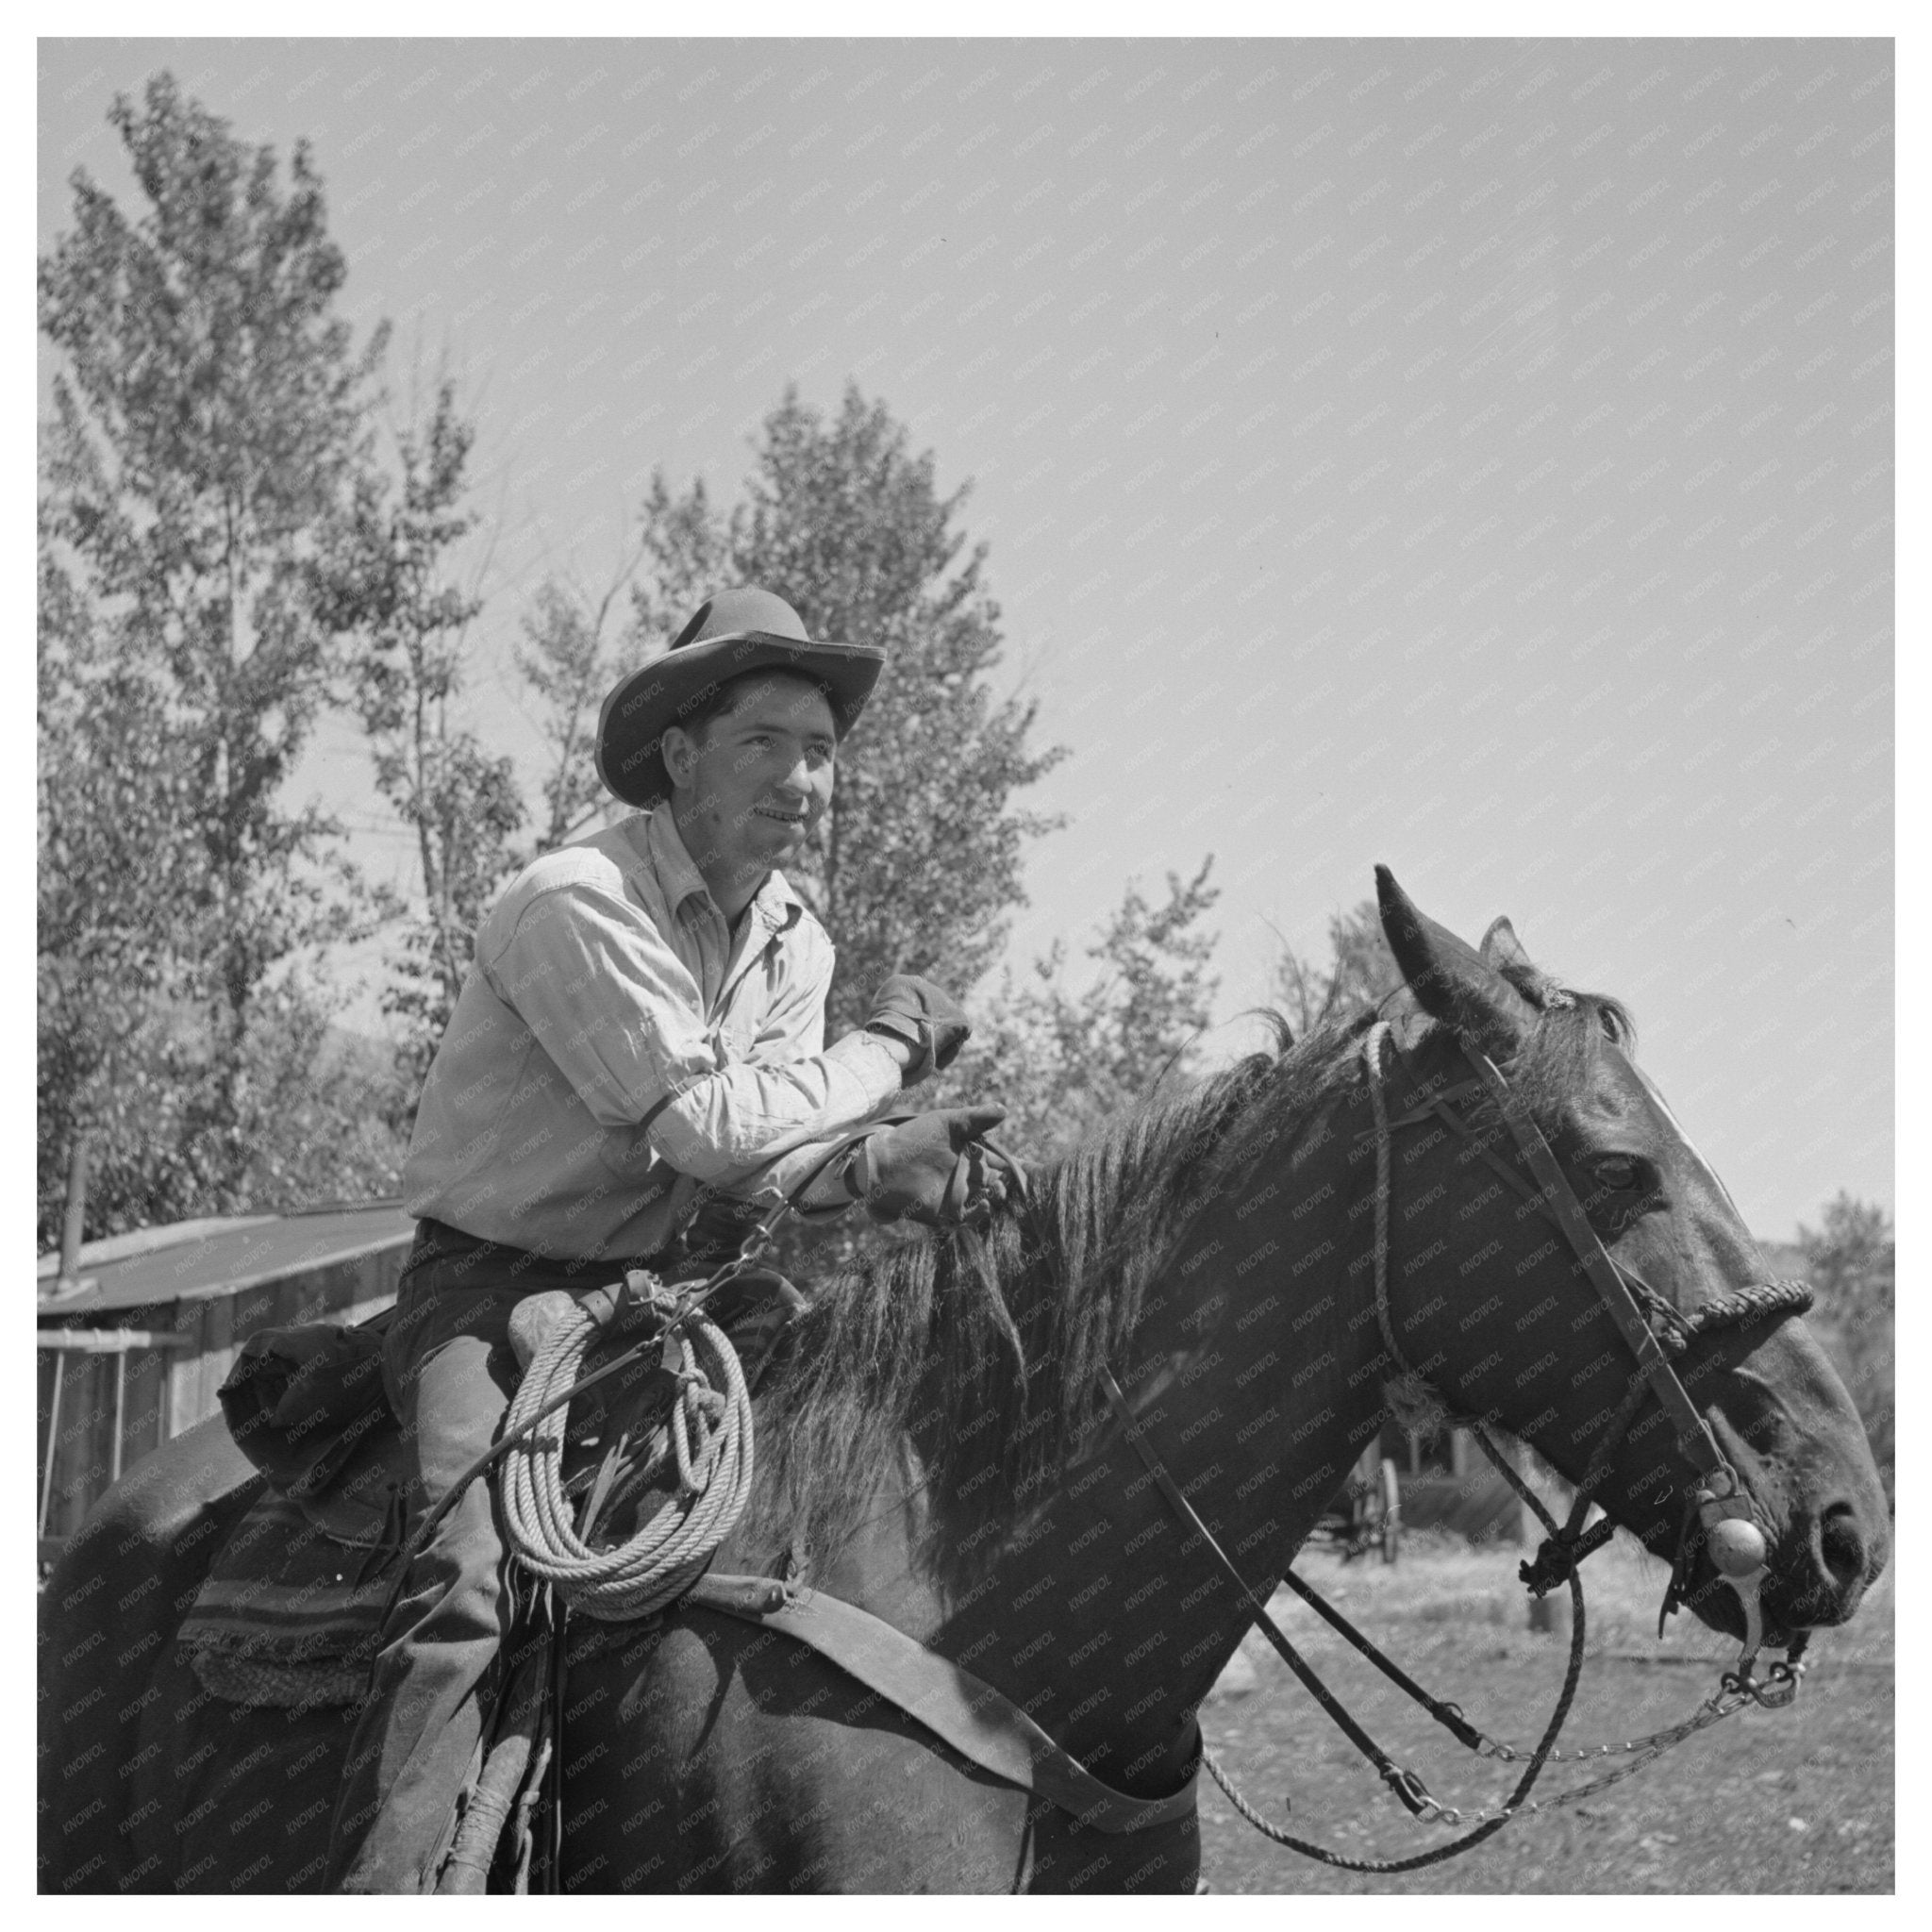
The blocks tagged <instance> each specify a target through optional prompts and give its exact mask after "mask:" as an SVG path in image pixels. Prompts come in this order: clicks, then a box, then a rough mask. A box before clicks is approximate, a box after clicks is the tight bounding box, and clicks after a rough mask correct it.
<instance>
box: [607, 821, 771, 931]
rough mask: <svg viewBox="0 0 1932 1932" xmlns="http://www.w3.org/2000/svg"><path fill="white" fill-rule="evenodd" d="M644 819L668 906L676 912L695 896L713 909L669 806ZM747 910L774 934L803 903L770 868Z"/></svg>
mask: <svg viewBox="0 0 1932 1932" xmlns="http://www.w3.org/2000/svg"><path fill="white" fill-rule="evenodd" d="M647 820H648V823H647V825H646V828H645V842H646V844H647V845H648V847H649V850H650V855H651V867H652V870H653V871H654V872H656V873H657V874H658V884H659V885H660V886H662V887H663V889H664V896H665V898H666V899H668V900H669V901H670V902H671V909H672V910H673V911H674V912H676V911H678V910H679V909H680V908H682V907H683V906H684V904H685V902H686V901H687V900H689V899H691V898H693V897H696V898H698V899H701V900H703V901H704V903H705V904H706V905H707V906H709V907H710V908H712V910H713V911H717V910H718V909H719V908H718V906H717V902H716V901H715V900H714V899H713V898H712V897H711V892H710V888H709V887H708V886H707V885H706V884H705V877H704V874H702V873H701V872H699V870H698V869H697V867H696V866H695V865H694V864H693V863H692V862H691V854H690V853H689V852H688V851H686V850H685V844H684V841H683V840H682V839H681V838H680V837H679V836H678V832H677V822H676V821H675V819H674V818H673V817H672V816H671V808H670V807H669V806H659V807H658V809H657V810H656V811H653V812H651V813H649V814H647ZM750 909H751V910H753V911H754V912H756V913H757V914H758V920H759V922H760V924H763V926H764V928H765V930H766V931H767V932H774V933H775V932H783V931H784V930H785V929H786V928H787V927H788V926H791V925H794V924H797V922H798V921H799V919H800V918H802V917H803V916H804V913H805V910H806V905H805V901H804V900H803V899H801V898H800V897H799V896H798V894H797V892H796V891H793V890H792V887H791V881H790V880H789V879H788V878H787V877H786V876H785V874H783V873H782V872H778V871H775V870H774V871H773V872H770V873H767V874H765V882H764V884H763V885H761V886H760V887H759V888H758V892H757V894H756V896H755V897H754V898H753V900H752V902H751V908H750ZM720 916H721V917H722V916H723V915H722V913H721V915H720Z"/></svg>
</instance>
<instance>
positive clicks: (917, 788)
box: [633, 387, 1063, 1032]
mask: <svg viewBox="0 0 1932 1932" xmlns="http://www.w3.org/2000/svg"><path fill="white" fill-rule="evenodd" d="M965 497H966V491H965V490H964V489H961V490H959V491H956V492H954V494H953V495H951V496H948V497H941V496H940V495H938V494H937V492H936V490H935V487H934V460H933V456H932V453H931V452H930V451H926V452H924V453H922V454H920V455H917V456H915V455H913V454H912V453H911V450H910V446H909V440H908V436H907V432H906V430H905V428H904V427H903V426H902V425H899V424H898V423H896V422H894V421H893V419H892V416H891V412H890V410H888V409H887V408H886V407H885V405H884V404H883V403H878V402H872V403H868V402H867V401H866V400H865V399H864V397H863V396H861V395H860V393H859V391H858V389H857V388H856V387H848V388H847V390H846V391H845V395H844V398H843V401H842V402H841V406H840V408H839V412H838V414H837V416H836V417H834V418H833V419H831V420H830V421H829V422H828V421H827V420H825V418H824V417H823V416H821V415H820V414H819V413H818V412H817V411H815V410H813V409H810V408H808V407H807V406H806V405H805V404H804V403H802V402H801V401H800V400H799V398H798V395H797V393H796V391H787V393H786V395H785V398H784V400H783V401H782V402H781V403H780V404H779V405H778V407H777V408H775V409H774V410H773V412H772V413H771V414H770V415H769V416H768V417H766V419H765V421H764V425H763V426H762V430H761V432H760V436H759V439H758V442H757V443H756V445H755V458H754V464H753V469H752V475H751V477H750V479H749V481H748V483H747V485H746V493H745V500H744V501H743V502H742V503H741V504H739V505H737V506H736V507H735V508H733V509H732V510H731V512H730V513H729V515H728V516H724V515H721V514H720V513H719V512H718V511H717V510H716V509H714V508H713V507H712V506H711V504H710V502H709V500H708V497H707V496H706V494H705V491H704V490H703V487H702V485H701V484H694V485H693V486H692V487H691V490H690V491H687V492H686V493H685V494H684V495H683V496H675V495H674V494H673V493H672V492H671V491H670V490H669V488H668V487H667V486H666V484H665V483H664V480H663V478H662V477H661V476H658V477H657V478H655V479H654V480H653V484H652V488H651V492H650V494H649V496H648V497H647V498H646V501H645V504H644V507H643V518H642V522H643V554H644V567H643V571H642V575H641V581H640V583H639V585H638V588H637V590H636V591H635V592H634V593H633V608H634V613H635V617H636V629H635V636H636V637H637V639H639V640H640V641H641V640H642V639H645V638H648V639H652V640H656V639H658V638H668V637H669V636H671V635H675V631H676V630H677V629H678V628H679V627H681V625H683V623H684V621H685V619H686V618H687V617H688V616H689V615H690V613H691V610H692V609H693V608H695V607H696V605H697V603H698V602H699V601H701V600H702V598H703V596H704V595H705V594H706V593H707V592H708V591H711V590H715V589H718V588H721V587H723V586H724V584H728V583H756V584H761V585H763V586H764V587H765V588H766V589H768V590H772V591H777V592H778V594H779V595H780V596H782V597H784V598H786V599H787V601H788V602H790V603H791V605H792V607H793V608H795V609H796V610H797V611H798V613H799V615H800V616H801V617H802V618H803V619H804V621H805V625H806V627H807V629H808V632H809V633H810V634H811V635H812V636H813V637H821V638H830V639H837V640H846V641H862V642H867V643H877V644H883V645H884V646H885V647H886V651H887V663H886V670H885V673H884V675H882V676H881V677H880V679H879V683H878V687H877V689H876V691H874V696H873V699H872V702H871V704H870V706H869V707H868V708H867V710H866V714H865V716H864V718H863V719H862V720H861V721H860V723H859V724H858V726H857V727H856V728H855V729H854V731H853V733H852V735H851V737H850V738H849V739H848V740H847V741H846V742H845V744H844V746H843V747H842V748H841V754H840V759H839V779H838V790H837V792H836V794H835V797H834V801H833V808H832V810H831V811H830V812H829V813H828V814H827V815H826V820H825V823H824V824H823V825H822V826H821V827H820V834H819V839H818V842H817V845H816V847H815V850H814V851H813V853H812V854H811V855H810V857H809V858H808V862H807V863H806V864H804V865H803V866H801V867H800V868H799V874H800V875H799V878H798V881H797V883H798V884H799V885H800V888H801V890H803V891H807V892H808V893H810V894H811V895H812V897H813V898H814V900H815V903H816V908H817V910H818V912H819V916H820V917H821V918H822V919H823V920H824V923H825V925H826V927H827V929H828V930H829V931H830V933H831V935H832V939H833V941H834V942H835V944H836V945H837V947H838V949H839V966H840V970H839V977H838V979H837V981H836V982H835V984H834V986H833V991H832V996H831V1003H830V1006H831V1022H832V1026H833V1030H834V1031H835V1032H836V1031H840V1030H842V1029H843V1028H845V1027H847V1026H850V1025H853V1024H857V1023H858V1021H860V1020H861V1019H862V1018H863V1017H864V1013H865V1008H866V1002H867V998H868V995H869V992H870V990H871V989H872V988H873V987H874V986H876V985H877V984H878V982H879V981H880V980H881V979H883V978H884V977H886V975H887V974H891V973H896V972H904V973H930V974H933V975H934V976H935V977H936V978H938V979H940V980H941V981H942V982H944V983H945V984H947V985H948V986H951V987H955V988H958V989H962V990H963V989H964V988H967V987H970V986H971V985H973V984H974V982H975V981H976V980H978V979H979V978H980V976H981V975H982V974H984V973H985V972H986V970H987V969H988V967H990V966H991V963H992V962H993V960H994V959H995V958H997V957H998V954H999V951H1000V947H1001V945H1002V943H1003V941H1004V939H1005V935H1006V930H1007V925H1006V917H1007V914H1008V911H1009V909H1010V908H1013V907H1015V906H1018V905H1024V903H1025V893H1024V889H1023V887H1022V884H1021V876H1020V859H1021V853H1022V850H1023V847H1024V841H1026V840H1027V839H1028V838H1030V837H1033V836H1036V835H1038V834H1039V833H1041V832H1044V831H1047V830H1049V829H1051V828H1052V826H1053V825H1054V824H1057V823H1058V821H1056V820H1054V819H1052V818H1050V817H1048V816H1046V815H1043V814H1041V813H1038V812H1029V811H1026V810H1024V809H1021V808H1017V807H1016V806H1015V805H1014V804H1013V803H1012V796H1013V793H1014V792H1016V791H1021V790H1023V789H1024V787H1026V786H1028V785H1031V784H1034V783H1035V782H1037V781H1038V780H1039V779H1040V778H1041V776H1043V775H1044V774H1045V773H1046V772H1048V771H1049V770H1051V769H1052V767H1053V766H1054V765H1055V764H1056V763H1058V760H1059V758H1061V757H1062V756H1063V751H1062V750H1061V749H1060V748H1058V747H1056V748H1053V749H1049V750H1046V751H1035V750H1034V749H1033V748H1032V747H1031V746H1030V745H1029V743H1028V737H1029V734H1030V733H1031V731H1032V728H1033V724H1034V718H1035V708H1034V706H1032V705H1030V704H1022V703H1020V702H1018V701H1017V700H1013V699H1008V700H1005V701H1000V700H996V699H995V698H994V696H993V695H992V693H991V691H990V690H989V688H988V685H987V681H986V680H987V678H988V676H989V675H990V674H991V672H992V671H994V670H995V669H996V668H997V666H998V664H999V662H1000V658H1001V637H1000V631H999V616H1000V613H999V607H998V605H997V604H996V603H994V601H993V600H992V597H991V594H990V593H989V591H987V588H986V585H985V582H984V575H983V573H984V568H985V563H986V555H987V551H986V546H985V545H984V544H983V543H982V544H978V545H975V546H974V547H973V548H972V549H971V550H970V551H969V550H968V549H967V548H966V539H965V537H964V535H963V534H962V533H961V532H960V531H959V530H958V528H957V527H956V519H957V517H958V513H959V510H960V508H961V506H962V505H963V503H964V501H965Z"/></svg>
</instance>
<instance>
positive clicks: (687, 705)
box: [597, 585, 886, 805]
mask: <svg viewBox="0 0 1932 1932" xmlns="http://www.w3.org/2000/svg"><path fill="white" fill-rule="evenodd" d="M885 663H886V654H885V652H884V651H883V650H881V649H880V648H879V646H878V645H876V644H830V643H823V642H816V641H813V640H812V639H811V638H808V636H807V635H806V630H805V623H804V620H803V619H802V618H800V616H799V614H798V612H797V611H795V610H794V609H792V608H791V605H789V604H788V603H786V601H785V600H784V598H782V597H779V596H776V595H774V593H773V592H772V591H760V590H758V589H757V588H756V587H755V586H753V585H746V586H744V587H743V588H741V589H740V590H735V591H719V592H718V594H717V595H716V596H715V597H711V598H708V599H707V600H706V602H704V603H703V604H700V605H699V606H698V608H697V614H696V615H695V616H694V617H692V619H691V622H690V623H689V624H687V625H685V627H684V628H683V629H682V630H681V631H679V632H678V634H677V635H676V636H675V638H673V639H672V640H671V645H670V648H669V649H668V650H666V651H665V652H664V654H663V655H662V656H661V657H658V658H652V659H651V660H650V662H649V663H647V664H644V665H642V666H641V667H640V668H639V669H638V670H636V671H633V672H632V673H631V674H630V675H629V676H627V677H625V678H624V679H622V680H621V681H620V682H619V684H618V685H617V687H616V689H615V690H613V691H611V693H610V695H609V696H608V697H607V698H606V699H605V700H604V708H603V710H602V711H601V712H600V713H599V714H598V717H597V775H598V776H599V777H600V778H602V779H603V781H604V782H605V784H606V785H608V787H609V788H610V790H611V791H614V792H615V793H616V794H617V796H618V797H619V798H621V799H623V800H624V802H625V804H626V805H651V804H654V803H655V802H657V801H658V800H659V799H662V798H665V797H668V796H669V795H670V792H671V778H670V774H668V773H667V772H666V771H665V769H664V753H663V738H664V731H665V727H666V726H667V725H671V724H682V723H683V722H684V721H685V720H686V719H687V718H689V717H691V716H692V715H693V714H695V713H696V712H697V711H698V710H699V709H700V708H702V707H703V706H704V705H705V704H706V703H707V702H708V699H709V698H710V696H711V694H712V693H713V692H714V691H716V690H717V688H718V687H719V686H720V685H721V684H723V683H724V681H725V680H726V679H727V678H733V677H741V676H742V675H744V674H745V673H746V672H747V671H787V672H790V673H791V675H793V676H795V677H808V678H810V679H811V680H812V682H813V683H815V684H818V685H821V686H823V687H824V692H825V698H826V701H827V702H828V703H829V704H830V705H831V708H832V728H833V729H834V730H835V731H836V732H837V733H838V735H839V736H840V737H841V738H843V737H844V736H845V734H846V732H847V731H849V730H850V729H851V728H852V724H853V721H854V720H855V719H856V718H857V717H858V714H859V712H860V711H862V710H863V709H864V708H865V701H866V699H867V698H869V697H870V696H871V695H872V688H873V686H874V685H875V684H876V683H877V682H878V678H879V673H880V672H881V671H882V670H884V669H885Z"/></svg>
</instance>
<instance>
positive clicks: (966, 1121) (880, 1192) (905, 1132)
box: [844, 1107, 1024, 1227]
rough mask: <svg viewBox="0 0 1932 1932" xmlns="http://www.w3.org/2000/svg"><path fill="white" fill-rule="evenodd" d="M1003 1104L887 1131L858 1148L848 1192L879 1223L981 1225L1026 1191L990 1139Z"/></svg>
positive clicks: (931, 1116)
mask: <svg viewBox="0 0 1932 1932" xmlns="http://www.w3.org/2000/svg"><path fill="white" fill-rule="evenodd" d="M1006 1117H1007V1110H1006V1108H1003V1107H955V1108H945V1109H944V1110H943V1111H941V1112H938V1113H919V1114H914V1115H913V1116H912V1118H911V1119H910V1120H908V1121H902V1122H896V1123H893V1124H889V1125H886V1126H882V1127H880V1128H879V1129H878V1131H877V1132H876V1133H873V1134H869V1135H867V1137H866V1138H865V1139H864V1140H863V1141H860V1142H859V1143H858V1146H857V1147H855V1148H854V1149H853V1150H852V1153H851V1155H850V1156H849V1157H848V1158H847V1161H846V1165H845V1173H844V1179H845V1188H846V1191H847V1192H848V1193H850V1194H851V1196H852V1197H853V1199H854V1200H856V1201H863V1202H864V1203H865V1211H866V1212H867V1213H868V1214H869V1215H871V1217H872V1218H873V1219H874V1221H880V1222H888V1221H917V1222H920V1223H922V1224H924V1225H925V1226H927V1227H959V1226H963V1225H974V1226H977V1225H983V1224H985V1223H986V1222H988V1221H990V1220H991V1218H992V1210H993V1208H995V1207H996V1206H1000V1205H1003V1204H1004V1203H1005V1202H1006V1201H1007V1200H1008V1198H1009V1197H1010V1196H1012V1195H1016V1194H1018V1193H1019V1192H1021V1191H1023V1189H1024V1182H1022V1181H1019V1180H1017V1179H1016V1176H1017V1174H1018V1170H1017V1169H1016V1168H1015V1167H1014V1166H1013V1164H1012V1163H1011V1162H1010V1161H1009V1160H1008V1158H1006V1157H1005V1156H1003V1155H1002V1154H1001V1153H1000V1151H999V1150H998V1149H997V1148H990V1147H987V1146H986V1145H984V1144H983V1141H984V1137H985V1135H987V1134H988V1133H989V1132H991V1129H992V1128H994V1127H996V1126H998V1125H999V1124H1000V1123H1001V1122H1002V1121H1003V1120H1005V1119H1006Z"/></svg>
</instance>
